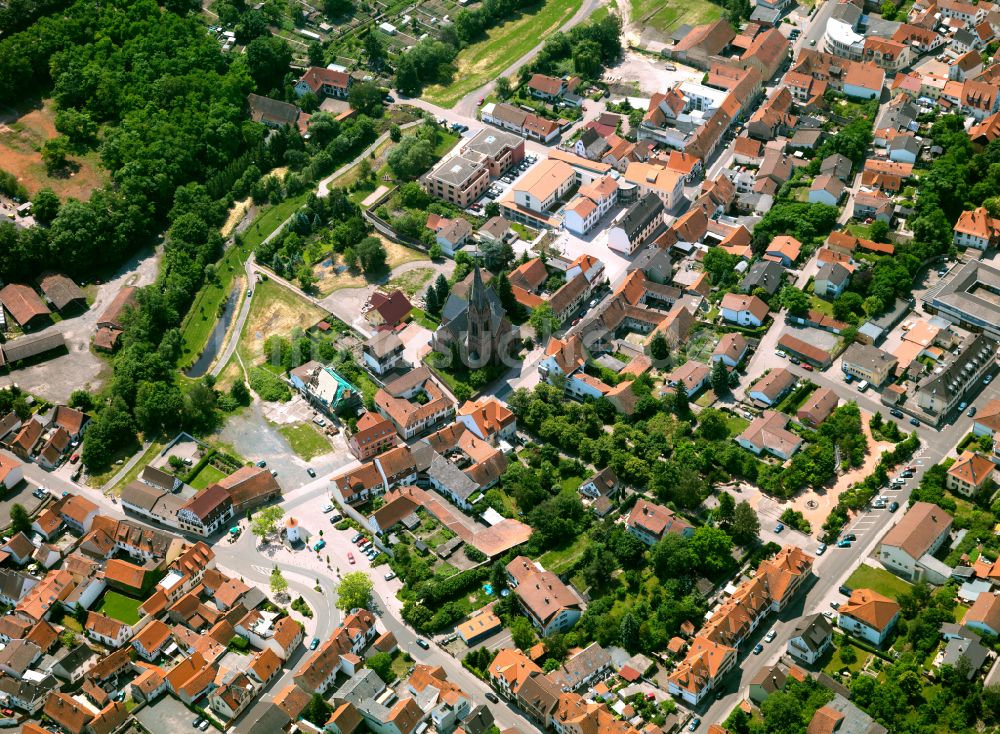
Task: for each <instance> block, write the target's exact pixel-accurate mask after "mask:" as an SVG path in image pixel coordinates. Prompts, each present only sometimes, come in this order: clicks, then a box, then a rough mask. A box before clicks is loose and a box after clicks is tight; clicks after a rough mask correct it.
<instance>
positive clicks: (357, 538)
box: [351, 533, 365, 543]
mask: <svg viewBox="0 0 1000 734" xmlns="http://www.w3.org/2000/svg"><path fill="white" fill-rule="evenodd" d="M363 537H365V536H364V535H362V534H361V533H355V534H354V537H353V538H351V542H352V543H357V542H358V541H359V540H361V539H362V538H363Z"/></svg>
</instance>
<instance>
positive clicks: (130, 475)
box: [87, 441, 166, 495]
mask: <svg viewBox="0 0 1000 734" xmlns="http://www.w3.org/2000/svg"><path fill="white" fill-rule="evenodd" d="M165 445H166V444H164V442H162V441H154V442H153V443H152V444H151V445H150V447H149V448H148V449H147V450H146V453H144V454H143V455H142V459H140V460H139V461H137V462H136V464H135V466H134V467H132V468H131V469H130V470H129V471H128V472H127V473H126V474H125V476H124V477H122V480H121V481H120V482H118V484H116V485H115V486H114V487H112V488H111V494H114V495H120V494H121V493H122V489H123V488H124V487H125V486H126V485H128V483H129V482H133V481H135V480H136V479H137V478H138V476H139V474H140V473H141V472H142V470H143V469H144V468H145V467H146V464H148V463H149V462H150V461H152V460H153V458H154V457H156V456H157V454H159V453H160V452H161V451H162V450H163V447H164V446H165ZM122 458H127V457H124V456H123V457H122ZM120 469H121V466H116V465H114V464H112V465H111V468H110V469H108V470H107V471H106V472H104V473H103V474H95V475H93V476H91V477H89V478H88V479H87V484H88V485H89V486H91V487H103V486H104V484H105V483H106V482H108V481H110V479H111V477H113V476H114V475H115V473H116V472H117V471H119V470H120Z"/></svg>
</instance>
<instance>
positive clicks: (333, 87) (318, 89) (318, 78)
mask: <svg viewBox="0 0 1000 734" xmlns="http://www.w3.org/2000/svg"><path fill="white" fill-rule="evenodd" d="M350 88H351V75H350V74H349V73H347V72H346V71H337V70H334V69H325V68H323V67H322V66H310V67H309V68H308V69H306V70H305V73H303V74H302V76H301V77H299V80H298V82H296V84H295V87H294V90H295V96H296V97H303V96H305V95H306V94H309V93H310V92H312V93H313V94H315V95H316V96H317V97H319V99H321V100H322V99H323V98H325V97H336V98H337V99H346V98H347V93H348V92H349V91H350Z"/></svg>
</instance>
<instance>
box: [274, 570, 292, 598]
mask: <svg viewBox="0 0 1000 734" xmlns="http://www.w3.org/2000/svg"><path fill="white" fill-rule="evenodd" d="M286 591H288V581H286V580H285V576H284V574H282V573H281V569H280V568H278V567H277V566H275V567H274V568H273V569H272V570H271V593H272V594H278V595H280V594H284V593H285V592H286Z"/></svg>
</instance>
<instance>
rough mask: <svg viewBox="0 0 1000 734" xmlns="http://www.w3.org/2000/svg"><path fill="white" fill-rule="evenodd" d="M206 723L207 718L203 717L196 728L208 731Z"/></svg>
mask: <svg viewBox="0 0 1000 734" xmlns="http://www.w3.org/2000/svg"><path fill="white" fill-rule="evenodd" d="M208 723H209V722H208V719H205V720H204V721H203V722H201V723H200V724H198V730H199V731H208Z"/></svg>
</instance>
